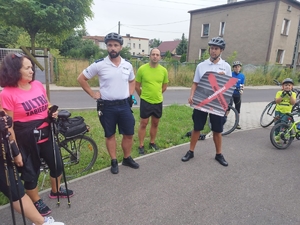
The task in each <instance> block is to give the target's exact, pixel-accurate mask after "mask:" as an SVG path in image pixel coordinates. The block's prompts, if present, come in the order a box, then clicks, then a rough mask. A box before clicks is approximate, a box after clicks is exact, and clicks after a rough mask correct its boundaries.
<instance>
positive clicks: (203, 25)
mask: <svg viewBox="0 0 300 225" xmlns="http://www.w3.org/2000/svg"><path fill="white" fill-rule="evenodd" d="M206 26H208V31H207V35H204V28H205V27H206ZM209 30H210V24H209V23H204V24H202V31H201V37H208V36H209Z"/></svg>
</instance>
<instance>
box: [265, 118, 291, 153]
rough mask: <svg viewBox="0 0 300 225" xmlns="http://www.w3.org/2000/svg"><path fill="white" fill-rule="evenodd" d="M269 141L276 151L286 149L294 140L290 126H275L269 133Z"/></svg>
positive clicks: (279, 124)
mask: <svg viewBox="0 0 300 225" xmlns="http://www.w3.org/2000/svg"><path fill="white" fill-rule="evenodd" d="M270 140H271V143H272V145H273V146H274V147H275V148H278V149H286V148H287V147H289V146H290V145H291V143H292V141H293V140H294V136H293V133H292V131H290V125H288V124H286V123H278V124H276V125H275V126H274V127H273V128H272V130H271V132H270Z"/></svg>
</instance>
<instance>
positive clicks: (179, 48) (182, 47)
mask: <svg viewBox="0 0 300 225" xmlns="http://www.w3.org/2000/svg"><path fill="white" fill-rule="evenodd" d="M187 47H188V41H187V39H186V38H185V37H184V34H182V37H181V42H180V43H179V45H178V46H177V48H176V54H177V55H183V54H186V53H187Z"/></svg>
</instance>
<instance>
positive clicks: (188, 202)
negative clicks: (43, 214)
mask: <svg viewBox="0 0 300 225" xmlns="http://www.w3.org/2000/svg"><path fill="white" fill-rule="evenodd" d="M223 148H224V149H223V150H224V154H225V157H226V160H227V161H228V163H229V166H228V167H223V166H221V165H220V164H219V163H218V162H216V161H215V160H214V147H213V140H212V138H210V139H206V140H205V141H199V143H198V145H197V149H196V151H195V157H194V158H193V159H191V160H190V161H189V162H185V163H184V162H181V160H180V158H181V157H182V156H183V155H184V154H185V153H186V151H187V149H188V144H184V145H180V146H176V147H174V148H170V149H167V150H164V151H160V152H157V153H153V154H150V155H146V156H143V157H139V158H137V159H136V160H137V162H138V163H139V164H140V168H139V169H137V170H134V169H131V168H128V167H124V166H121V165H120V168H119V169H120V172H119V174H118V175H112V174H111V173H110V171H109V168H107V169H104V170H102V171H99V172H95V173H93V174H91V175H89V176H85V177H83V178H81V179H77V180H73V181H70V184H69V185H68V187H69V188H70V189H73V190H74V191H75V193H76V194H75V196H74V197H72V198H71V199H70V200H71V205H72V207H71V208H69V207H68V205H67V200H66V199H61V203H60V207H59V208H58V207H57V206H56V199H49V198H48V197H47V195H48V194H49V190H47V191H45V192H43V193H41V196H42V198H43V199H44V201H45V203H46V204H47V205H48V206H49V207H50V208H51V209H52V214H51V215H52V216H53V217H54V218H55V219H56V220H57V221H64V222H65V223H66V225H75V224H76V225H77V224H81V225H102V224H103V225H121V224H122V225H154V224H155V225H183V224H186V225H299V224H300V214H299V212H300V198H299V195H298V194H299V187H300V173H299V169H300V166H299V165H300V151H299V143H297V141H294V142H293V143H292V145H291V146H290V147H289V148H288V149H287V150H277V149H275V148H274V147H273V146H272V144H271V143H270V141H269V128H266V129H263V128H258V129H254V130H248V131H242V132H239V131H238V132H236V133H234V135H228V136H226V137H224V138H223ZM0 218H1V219H0V225H8V224H12V223H11V216H10V209H9V207H5V208H3V209H1V210H0ZM17 224H22V222H21V217H20V216H19V215H17ZM28 224H30V223H28Z"/></svg>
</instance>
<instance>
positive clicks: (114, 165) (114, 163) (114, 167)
mask: <svg viewBox="0 0 300 225" xmlns="http://www.w3.org/2000/svg"><path fill="white" fill-rule="evenodd" d="M110 172H111V173H113V174H117V173H119V166H118V160H116V159H112V160H111V167H110Z"/></svg>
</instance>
